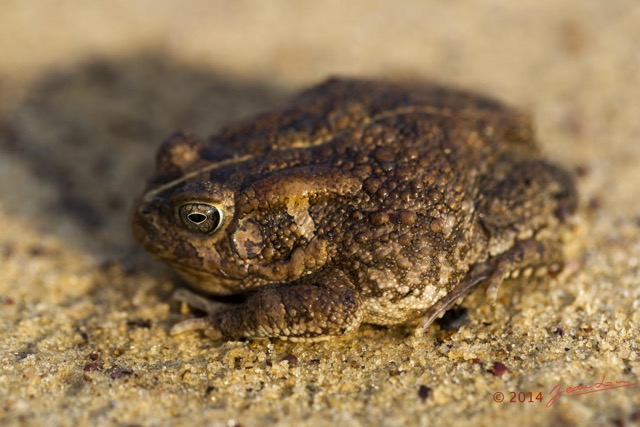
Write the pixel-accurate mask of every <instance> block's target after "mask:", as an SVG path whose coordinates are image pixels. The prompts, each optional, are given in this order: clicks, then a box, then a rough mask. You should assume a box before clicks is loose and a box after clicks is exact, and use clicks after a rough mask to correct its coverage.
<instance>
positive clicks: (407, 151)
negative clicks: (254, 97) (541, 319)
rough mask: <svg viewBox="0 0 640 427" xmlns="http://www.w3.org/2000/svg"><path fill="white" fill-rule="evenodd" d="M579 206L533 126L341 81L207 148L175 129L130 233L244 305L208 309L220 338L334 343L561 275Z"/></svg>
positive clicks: (460, 103)
mask: <svg viewBox="0 0 640 427" xmlns="http://www.w3.org/2000/svg"><path fill="white" fill-rule="evenodd" d="M575 204H576V196H575V188H574V184H573V180H572V178H571V176H570V175H569V174H568V173H567V172H566V171H565V170H563V169H562V168H560V167H558V166H555V165H553V164H550V163H548V162H546V161H545V160H544V159H543V158H542V157H541V154H540V151H539V149H538V147H537V145H536V143H535V139H534V136H533V131H532V126H531V122H530V119H529V117H528V116H527V115H526V114H523V113H521V112H519V111H517V110H514V109H512V108H509V107H506V106H504V105H502V104H501V103H499V102H496V101H494V100H491V99H487V98H484V97H481V96H477V95H473V94H468V93H465V92H461V91H456V90H451V89H446V88H442V87H437V86H422V87H420V86H411V87H408V86H401V85H394V84H391V83H380V82H373V81H363V80H349V79H331V80H329V81H327V82H325V83H323V84H320V85H318V86H316V87H313V88H311V89H310V90H308V91H305V92H303V93H302V94H300V95H299V96H298V97H297V98H295V99H294V100H293V101H292V102H291V103H290V104H289V105H288V106H285V107H284V108H282V109H279V110H275V111H272V112H267V113H265V114H261V115H259V116H257V117H254V118H252V119H249V120H245V121H243V122H242V123H239V124H236V125H232V126H229V127H228V128H226V129H223V130H222V131H221V132H220V133H219V134H217V135H215V136H213V137H212V138H210V139H209V140H203V139H200V138H199V137H198V136H196V135H193V134H191V133H188V132H178V133H176V134H174V135H173V136H172V137H171V138H169V139H168V140H167V141H166V142H165V143H164V144H163V146H162V147H161V149H160V151H159V153H158V156H157V170H156V174H155V176H154V178H153V179H152V180H151V181H150V183H149V185H148V188H147V191H146V192H145V194H144V195H143V196H142V197H141V199H140V200H139V202H138V204H137V206H136V208H135V209H134V211H133V213H132V228H133V232H134V235H135V237H136V238H137V240H138V241H139V242H140V244H141V245H142V246H143V247H144V248H145V249H146V250H147V251H149V252H150V253H151V254H152V255H154V256H155V257H157V258H159V259H161V260H163V261H165V262H167V263H168V264H170V265H171V266H172V267H174V268H175V269H176V270H177V271H179V272H180V273H181V274H182V275H183V276H184V277H185V278H186V279H187V280H188V281H189V282H190V283H191V285H192V286H193V287H195V288H197V289H200V290H202V291H205V292H208V293H213V294H227V295H228V294H243V295H245V296H247V300H246V301H245V302H244V303H242V304H239V305H233V306H228V307H222V306H220V305H216V308H215V309H212V310H211V311H212V313H211V315H210V316H209V318H208V319H207V322H208V325H209V327H211V328H213V329H217V330H219V331H220V334H221V335H223V336H225V337H230V338H237V337H241V336H248V337H262V336H269V337H280V338H289V339H326V338H328V337H331V336H336V335H341V334H343V333H345V332H348V331H351V330H353V329H355V328H356V327H357V326H358V325H359V324H360V323H361V322H365V323H375V324H382V325H391V324H399V323H406V322H413V321H416V320H418V319H420V317H421V316H424V315H425V313H426V312H427V311H428V310H429V309H430V308H432V307H434V306H435V304H436V303H437V302H438V301H440V302H441V303H444V302H446V303H447V304H446V306H447V307H448V306H449V305H450V303H451V302H453V301H449V300H450V299H451V300H453V299H454V298H453V296H454V295H456V293H455V292H452V291H453V290H455V289H456V288H457V289H458V290H462V289H463V288H464V289H465V291H464V292H463V294H466V292H468V291H467V290H466V288H467V287H470V288H471V287H473V286H475V285H476V283H478V282H481V281H482V280H481V279H487V280H489V281H493V282H494V283H495V287H496V288H497V285H499V282H500V281H501V280H502V279H503V278H504V277H505V276H507V275H508V273H509V272H510V271H514V270H519V269H524V268H527V267H532V268H538V267H544V266H551V265H553V266H556V265H558V264H560V263H561V261H562V259H561V251H560V247H559V245H560V242H559V239H558V238H557V234H558V233H557V230H558V229H559V227H562V226H563V222H564V221H565V219H566V218H567V217H568V216H569V215H570V214H571V213H572V212H573V211H574V209H575ZM201 211H202V212H203V213H202V214H201V215H199V213H200V212H201ZM194 214H195V216H194ZM205 217H206V220H203V222H201V223H199V222H198V221H200V220H202V219H203V218H205ZM194 219H195V220H196V221H194ZM474 269H475V271H476V273H474V272H473V271H474ZM478 271H481V273H477V272H478ZM474 274H475V276H474ZM472 282H473V286H466V285H470V284H472ZM465 283H466V285H465ZM456 299H457V296H456Z"/></svg>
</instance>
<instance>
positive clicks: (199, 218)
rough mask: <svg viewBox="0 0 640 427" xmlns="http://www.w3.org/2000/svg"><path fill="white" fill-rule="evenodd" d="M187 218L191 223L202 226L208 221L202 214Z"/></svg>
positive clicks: (194, 214)
mask: <svg viewBox="0 0 640 427" xmlns="http://www.w3.org/2000/svg"><path fill="white" fill-rule="evenodd" d="M187 218H189V221H191V222H195V223H196V224H201V223H203V222H204V221H205V220H206V219H207V217H206V216H205V215H203V214H201V213H192V214H189V215H188V216H187Z"/></svg>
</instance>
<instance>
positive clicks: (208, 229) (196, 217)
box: [178, 203, 224, 234]
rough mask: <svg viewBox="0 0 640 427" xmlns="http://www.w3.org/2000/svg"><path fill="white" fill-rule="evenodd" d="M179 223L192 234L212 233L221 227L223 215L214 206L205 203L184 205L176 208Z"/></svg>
mask: <svg viewBox="0 0 640 427" xmlns="http://www.w3.org/2000/svg"><path fill="white" fill-rule="evenodd" d="M178 214H179V215H180V221H182V224H183V225H184V226H185V227H187V229H189V230H190V231H193V232H194V233H202V234H208V233H213V232H214V231H216V230H217V229H219V228H220V226H221V225H222V219H223V218H224V214H223V213H222V210H221V209H220V208H218V207H216V206H213V205H208V204H206V203H185V204H184V205H182V206H180V208H178Z"/></svg>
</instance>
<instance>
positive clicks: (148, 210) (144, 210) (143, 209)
mask: <svg viewBox="0 0 640 427" xmlns="http://www.w3.org/2000/svg"><path fill="white" fill-rule="evenodd" d="M140 213H141V214H142V215H149V214H150V213H151V208H150V207H149V205H144V206H142V207H141V208H140Z"/></svg>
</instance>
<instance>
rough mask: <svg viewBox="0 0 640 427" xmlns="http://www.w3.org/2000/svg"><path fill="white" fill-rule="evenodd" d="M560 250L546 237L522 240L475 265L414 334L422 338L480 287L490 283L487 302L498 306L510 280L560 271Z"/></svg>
mask: <svg viewBox="0 0 640 427" xmlns="http://www.w3.org/2000/svg"><path fill="white" fill-rule="evenodd" d="M561 259H562V256H561V247H560V242H559V240H558V239H556V238H553V237H546V238H540V239H536V238H535V237H534V238H531V239H527V240H522V241H519V242H517V243H516V245H515V246H514V247H513V248H511V249H510V250H508V251H506V252H504V253H502V254H500V255H497V256H495V257H493V258H491V259H489V260H488V261H486V262H483V263H480V264H476V265H475V266H473V268H471V270H469V272H468V273H467V275H466V276H465V277H464V279H462V280H461V281H460V282H459V283H458V284H457V285H456V286H455V287H454V288H453V289H452V290H451V291H450V292H449V293H448V294H447V295H445V296H444V297H443V298H441V299H440V300H438V301H437V302H436V303H435V304H434V305H433V306H431V307H430V308H429V310H427V312H426V313H424V316H423V317H422V321H421V322H420V325H418V327H417V328H416V330H415V334H416V335H418V336H420V335H422V334H423V333H424V331H425V330H426V329H427V328H428V327H429V326H430V325H431V323H433V321H434V320H435V319H436V318H438V317H439V316H441V315H442V314H444V312H445V311H447V310H448V309H449V308H451V307H452V306H453V305H454V304H455V303H456V302H458V301H459V300H460V299H461V298H463V297H464V296H466V295H468V294H469V293H470V292H471V291H473V289H475V287H476V286H478V285H479V284H480V283H483V282H488V288H487V298H488V299H489V301H490V302H491V304H495V301H496V297H497V293H498V288H499V287H500V284H501V283H502V281H503V280H504V279H506V278H508V277H509V276H513V277H514V278H515V277H516V276H518V275H519V274H520V272H521V271H524V272H525V274H524V275H525V276H527V275H531V273H533V272H534V271H536V272H538V273H546V272H547V271H549V270H555V271H557V270H559V269H560V267H561Z"/></svg>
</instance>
